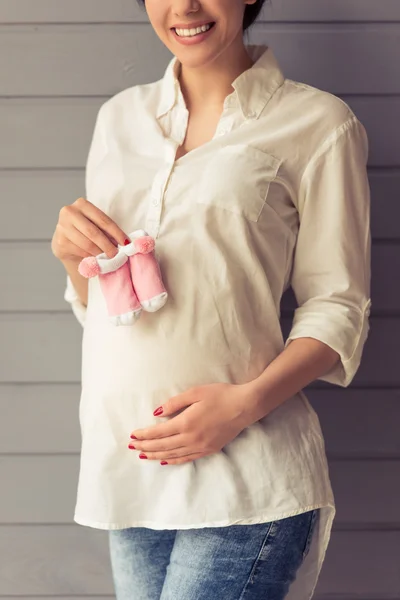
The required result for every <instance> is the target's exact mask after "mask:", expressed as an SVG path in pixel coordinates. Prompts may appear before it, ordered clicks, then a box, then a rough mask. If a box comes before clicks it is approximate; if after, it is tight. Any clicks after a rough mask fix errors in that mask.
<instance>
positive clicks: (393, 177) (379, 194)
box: [0, 142, 400, 302]
mask: <svg viewBox="0 0 400 600" xmlns="http://www.w3.org/2000/svg"><path fill="white" fill-rule="evenodd" d="M87 143H89V142H87ZM369 181H370V187H371V232H372V237H373V239H374V240H384V239H393V238H399V237H400V230H399V222H400V202H399V199H400V172H397V171H390V170H387V171H386V170H383V171H376V170H370V172H369ZM80 196H85V189H84V171H83V169H82V168H79V169H76V170H71V171H67V170H60V171H58V170H54V171H29V170H26V171H25V170H17V171H14V170H12V171H2V172H1V175H0V197H1V198H7V218H4V219H0V241H5V240H25V241H28V240H49V241H50V240H51V239H52V237H53V234H54V230H55V227H56V224H57V221H58V213H59V211H60V209H61V207H62V206H65V205H66V204H72V202H74V201H75V200H76V199H77V198H79V197H80ZM3 250H4V246H3ZM388 302H390V298H388Z"/></svg>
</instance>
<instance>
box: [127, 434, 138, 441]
mask: <svg viewBox="0 0 400 600" xmlns="http://www.w3.org/2000/svg"><path fill="white" fill-rule="evenodd" d="M129 437H131V438H132V439H133V440H137V437H136V435H131V436H129Z"/></svg>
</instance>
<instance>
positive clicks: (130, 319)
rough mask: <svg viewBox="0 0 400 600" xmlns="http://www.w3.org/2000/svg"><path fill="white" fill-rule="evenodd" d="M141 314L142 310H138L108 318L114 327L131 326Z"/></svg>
mask: <svg viewBox="0 0 400 600" xmlns="http://www.w3.org/2000/svg"><path fill="white" fill-rule="evenodd" d="M141 312H142V309H141V308H138V309H136V310H133V311H129V312H127V313H123V314H122V315H114V316H109V317H108V318H109V320H110V321H111V323H113V324H114V325H133V324H134V323H135V321H137V320H138V318H139V317H140V315H141Z"/></svg>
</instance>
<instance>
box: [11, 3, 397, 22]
mask: <svg viewBox="0 0 400 600" xmlns="http://www.w3.org/2000/svg"><path fill="white" fill-rule="evenodd" d="M0 14H1V21H2V23H74V22H77V23H84V22H88V23H91V22H93V23H95V22H97V23H101V22H125V23H129V22H133V23H135V22H136V23H137V22H140V21H145V22H148V18H147V15H146V12H145V11H144V10H142V9H141V8H140V7H139V6H138V5H137V3H136V1H134V2H132V1H131V0H84V1H82V0H68V2H65V1H64V0H35V3H34V4H33V3H32V0H0ZM263 19H265V20H266V21H267V22H269V21H289V22H290V21H344V22H346V21H349V22H351V21H382V20H387V21H389V20H396V19H400V5H399V3H398V0H380V1H379V3H378V2H376V0H330V1H329V2H321V1H320V0H297V1H296V2H292V1H291V0H273V1H272V2H266V4H265V5H264V7H263V10H262V12H261V14H260V16H259V20H260V21H262V20H263Z"/></svg>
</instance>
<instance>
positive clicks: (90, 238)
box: [51, 198, 130, 262]
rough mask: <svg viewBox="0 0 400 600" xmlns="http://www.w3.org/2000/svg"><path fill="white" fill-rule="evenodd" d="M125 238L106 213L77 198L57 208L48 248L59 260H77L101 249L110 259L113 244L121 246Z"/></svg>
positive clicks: (125, 240) (112, 253) (112, 254)
mask: <svg viewBox="0 0 400 600" xmlns="http://www.w3.org/2000/svg"><path fill="white" fill-rule="evenodd" d="M129 241H130V240H129V239H128V236H127V235H126V234H125V233H124V232H123V231H122V229H120V228H119V227H118V225H117V224H116V223H115V222H114V221H112V219H110V217H109V216H108V215H106V214H105V213H104V212H103V211H102V210H100V209H99V208H97V206H95V205H94V204H92V203H91V202H89V201H88V200H86V199H85V198H78V199H77V200H75V202H73V203H72V204H68V205H66V206H63V207H62V208H61V210H60V212H59V217H58V223H57V225H56V229H55V231H54V235H53V239H52V241H51V250H52V252H53V254H54V256H55V257H56V258H58V259H59V260H60V261H61V262H64V261H77V262H80V261H81V260H82V258H86V257H87V256H96V255H97V254H101V253H102V252H105V253H106V255H107V256H108V257H109V258H112V257H113V256H115V255H116V254H117V253H118V248H117V244H120V245H121V246H123V245H124V244H125V242H129Z"/></svg>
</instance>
